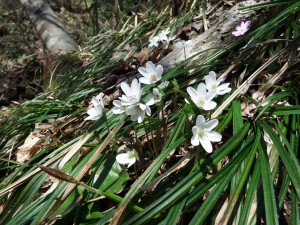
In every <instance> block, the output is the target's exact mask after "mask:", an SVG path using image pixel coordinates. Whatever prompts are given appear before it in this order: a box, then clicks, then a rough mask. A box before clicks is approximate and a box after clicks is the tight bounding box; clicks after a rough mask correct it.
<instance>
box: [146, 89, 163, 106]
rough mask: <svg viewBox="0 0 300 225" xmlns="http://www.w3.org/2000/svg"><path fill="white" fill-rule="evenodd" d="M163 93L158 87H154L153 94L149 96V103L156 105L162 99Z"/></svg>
mask: <svg viewBox="0 0 300 225" xmlns="http://www.w3.org/2000/svg"><path fill="white" fill-rule="evenodd" d="M161 97H162V94H161V93H160V92H159V90H158V89H157V88H153V94H150V95H148V96H147V103H146V104H147V105H154V104H156V103H158V102H160V101H161Z"/></svg>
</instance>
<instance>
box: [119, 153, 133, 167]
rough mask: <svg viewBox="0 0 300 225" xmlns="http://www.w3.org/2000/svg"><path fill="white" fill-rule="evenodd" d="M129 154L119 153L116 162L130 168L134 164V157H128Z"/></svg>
mask: <svg viewBox="0 0 300 225" xmlns="http://www.w3.org/2000/svg"><path fill="white" fill-rule="evenodd" d="M129 154H130V153H121V154H118V155H117V156H116V161H117V162H118V163H119V164H121V165H128V166H127V167H130V166H131V165H133V164H134V163H135V162H136V158H135V157H130V156H129Z"/></svg>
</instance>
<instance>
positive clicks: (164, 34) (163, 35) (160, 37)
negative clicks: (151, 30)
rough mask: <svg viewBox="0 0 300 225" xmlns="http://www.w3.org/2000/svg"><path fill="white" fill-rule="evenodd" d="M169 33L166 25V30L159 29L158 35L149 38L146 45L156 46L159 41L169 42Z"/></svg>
mask: <svg viewBox="0 0 300 225" xmlns="http://www.w3.org/2000/svg"><path fill="white" fill-rule="evenodd" d="M169 33H170V28H169V27H168V28H167V29H166V30H163V31H161V32H160V33H159V34H158V35H156V36H154V37H152V38H150V39H149V42H150V43H149V45H148V47H149V48H151V47H154V46H155V47H157V46H158V45H159V43H164V42H169V41H171V40H172V38H170V37H168V36H167V35H168V34H169Z"/></svg>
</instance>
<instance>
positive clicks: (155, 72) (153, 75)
mask: <svg viewBox="0 0 300 225" xmlns="http://www.w3.org/2000/svg"><path fill="white" fill-rule="evenodd" d="M138 71H139V73H140V74H142V75H143V77H141V78H140V79H139V81H140V82H141V83H143V84H153V83H156V82H157V81H159V80H160V79H161V75H162V73H163V67H162V65H158V66H157V67H155V65H154V64H153V63H152V62H151V61H148V62H147V63H146V68H145V67H140V68H138Z"/></svg>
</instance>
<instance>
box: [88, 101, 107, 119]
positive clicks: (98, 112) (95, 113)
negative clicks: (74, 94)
mask: <svg viewBox="0 0 300 225" xmlns="http://www.w3.org/2000/svg"><path fill="white" fill-rule="evenodd" d="M92 104H93V108H90V109H89V110H88V111H87V114H89V116H88V117H87V118H85V119H84V120H98V119H99V118H100V117H101V116H102V111H103V109H104V105H103V101H102V98H100V100H98V99H97V98H95V97H93V98H92Z"/></svg>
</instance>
